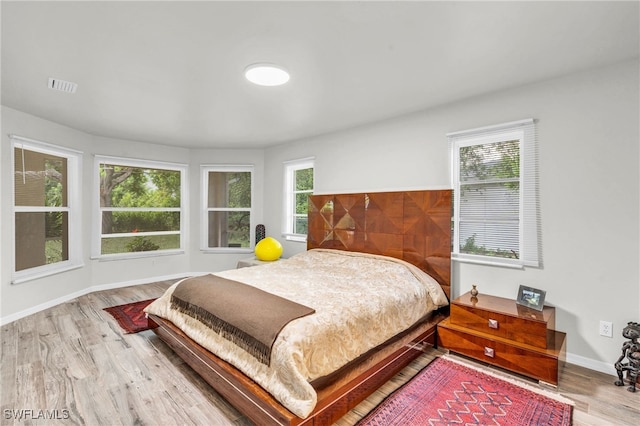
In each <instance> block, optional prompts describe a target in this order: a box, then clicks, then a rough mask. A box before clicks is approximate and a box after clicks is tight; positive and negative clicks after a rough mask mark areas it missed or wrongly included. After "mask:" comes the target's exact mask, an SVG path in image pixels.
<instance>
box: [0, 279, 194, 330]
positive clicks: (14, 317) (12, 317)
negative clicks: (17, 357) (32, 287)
mask: <svg viewBox="0 0 640 426" xmlns="http://www.w3.org/2000/svg"><path fill="white" fill-rule="evenodd" d="M193 275H198V274H197V273H185V274H176V275H165V276H161V277H152V278H142V279H138V280H131V281H122V282H119V283H111V284H101V285H96V286H92V287H88V288H85V289H83V290H80V291H77V292H75V293H71V294H66V295H64V296H61V297H58V298H57V299H53V300H49V301H47V302H45V303H41V304H39V305H36V306H32V307H31V308H29V309H25V310H24V311H20V312H16V313H15V314H11V315H7V316H4V317H2V318H0V326H3V325H5V324H9V323H12V322H14V321H17V320H19V319H21V318H24V317H27V316H29V315H33V314H35V313H38V312H40V311H44V310H45V309H49V308H53V307H54V306H56V305H60V304H62V303H66V302H68V301H70V300H73V299H76V298H78V297H81V296H84V295H86V294H89V293H94V292H96V291H103V290H112V289H115V288H122V287H129V286H132V285H141V284H149V283H152V282H156V281H165V280H173V279H176V278H182V277H186V276H193ZM200 275H201V274H200Z"/></svg>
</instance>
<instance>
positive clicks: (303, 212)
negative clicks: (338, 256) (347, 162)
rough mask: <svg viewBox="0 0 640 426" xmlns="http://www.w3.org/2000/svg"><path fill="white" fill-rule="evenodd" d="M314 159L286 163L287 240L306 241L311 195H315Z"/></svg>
mask: <svg viewBox="0 0 640 426" xmlns="http://www.w3.org/2000/svg"><path fill="white" fill-rule="evenodd" d="M313 166H314V164H313V159H304V160H297V161H291V162H288V163H285V194H284V195H285V207H284V208H285V223H284V226H283V228H284V231H283V234H284V236H285V238H287V239H289V240H294V241H296V240H297V241H305V240H306V236H307V233H308V226H309V225H308V219H307V213H308V208H309V195H312V194H313Z"/></svg>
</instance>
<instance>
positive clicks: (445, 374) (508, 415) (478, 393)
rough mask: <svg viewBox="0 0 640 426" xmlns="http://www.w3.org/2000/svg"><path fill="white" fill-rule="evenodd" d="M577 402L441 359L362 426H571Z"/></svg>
mask: <svg viewBox="0 0 640 426" xmlns="http://www.w3.org/2000/svg"><path fill="white" fill-rule="evenodd" d="M572 410H573V402H572V401H570V400H568V399H566V398H563V397H561V396H559V395H555V394H553V393H551V392H546V394H545V392H544V391H543V390H539V389H537V388H535V387H533V386H532V385H529V384H526V383H518V384H516V383H512V382H510V381H507V380H504V379H501V378H498V377H497V376H496V375H492V374H491V373H490V372H488V371H487V372H483V371H480V370H477V369H474V368H471V367H469V366H465V365H463V364H461V363H459V362H457V361H454V360H452V359H451V358H442V357H440V358H436V359H435V360H434V361H432V362H431V363H430V364H429V365H428V366H427V367H425V368H424V369H423V370H422V371H421V372H420V373H418V374H417V375H416V376H415V377H414V378H413V379H411V380H410V381H409V382H408V383H407V384H405V385H404V386H402V387H401V388H400V389H398V390H396V391H395V392H394V393H392V394H391V395H389V397H387V399H385V400H384V401H383V402H382V403H381V404H380V405H379V406H378V407H376V408H375V409H374V410H373V411H372V412H371V413H369V414H368V415H367V416H366V417H365V418H364V419H362V420H361V421H360V422H359V423H358V426H364V425H367V426H383V425H384V426H391V425H398V426H399V425H402V426H408V425H415V426H418V425H419V426H423V425H457V424H462V425H509V426H512V425H545V426H547V425H570V424H571V415H572Z"/></svg>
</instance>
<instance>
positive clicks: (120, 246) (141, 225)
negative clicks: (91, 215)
mask: <svg viewBox="0 0 640 426" xmlns="http://www.w3.org/2000/svg"><path fill="white" fill-rule="evenodd" d="M96 169H97V173H98V179H97V181H98V183H99V184H98V194H99V198H100V200H99V202H98V203H97V204H98V206H99V214H98V218H97V228H98V229H99V232H97V234H98V235H99V238H97V239H96V244H95V246H94V254H95V255H97V256H100V257H103V258H109V257H112V258H113V257H116V258H121V257H139V256H141V255H146V256H148V255H158V254H170V253H175V252H179V251H181V250H183V249H184V235H185V232H184V228H185V223H184V222H185V221H184V220H183V218H185V217H186V216H185V214H184V208H185V207H184V206H185V205H186V200H185V194H186V193H187V191H186V170H187V168H186V166H184V165H176V164H171V163H160V162H154V161H145V160H131V159H123V158H113V157H101V156H97V157H96Z"/></svg>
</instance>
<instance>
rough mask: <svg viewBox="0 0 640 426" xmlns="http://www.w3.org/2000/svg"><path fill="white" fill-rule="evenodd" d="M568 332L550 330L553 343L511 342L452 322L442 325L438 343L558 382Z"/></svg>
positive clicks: (500, 365) (521, 372)
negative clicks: (544, 346)
mask: <svg viewBox="0 0 640 426" xmlns="http://www.w3.org/2000/svg"><path fill="white" fill-rule="evenodd" d="M565 337H566V335H565V333H561V332H558V331H554V330H549V339H548V340H549V341H548V345H547V346H549V347H548V348H547V349H539V348H536V347H534V346H531V345H524V344H518V343H511V342H510V341H508V340H507V339H502V338H500V337H493V336H491V335H488V334H486V333H480V332H479V333H475V332H473V331H470V330H468V329H461V328H460V327H458V326H456V325H454V324H451V322H450V321H449V319H447V320H445V321H443V322H441V323H440V324H438V346H441V347H443V348H446V349H449V350H450V351H453V352H458V353H460V354H463V355H466V356H469V357H471V358H475V359H477V360H480V361H484V362H486V363H488V364H492V365H495V366H498V367H502V368H505V369H507V370H510V371H513V372H516V373H520V374H522V375H524V376H528V377H532V378H534V379H537V380H541V381H543V382H547V383H550V384H553V385H557V384H558V377H559V372H560V368H561V366H562V364H563V363H564V358H565Z"/></svg>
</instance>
